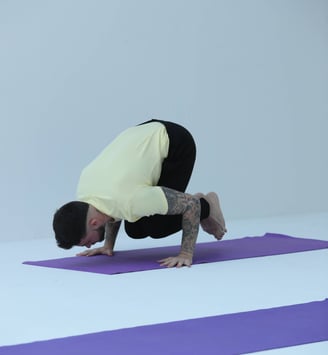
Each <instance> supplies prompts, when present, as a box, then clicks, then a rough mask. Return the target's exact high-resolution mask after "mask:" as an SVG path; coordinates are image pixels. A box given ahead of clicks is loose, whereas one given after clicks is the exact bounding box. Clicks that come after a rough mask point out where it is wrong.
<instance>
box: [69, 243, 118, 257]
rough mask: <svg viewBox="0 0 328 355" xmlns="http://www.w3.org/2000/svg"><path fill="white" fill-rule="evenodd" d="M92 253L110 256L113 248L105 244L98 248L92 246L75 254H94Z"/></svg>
mask: <svg viewBox="0 0 328 355" xmlns="http://www.w3.org/2000/svg"><path fill="white" fill-rule="evenodd" d="M94 255H108V256H112V255H114V253H113V249H112V248H109V247H107V246H106V245H104V246H102V247H100V248H94V249H90V250H85V251H83V252H82V253H79V254H76V256H94Z"/></svg>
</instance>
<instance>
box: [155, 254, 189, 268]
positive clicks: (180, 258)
mask: <svg viewBox="0 0 328 355" xmlns="http://www.w3.org/2000/svg"><path fill="white" fill-rule="evenodd" d="M158 262H159V263H160V265H161V266H166V267H174V266H176V267H182V266H188V267H190V266H191V264H192V255H191V254H188V253H180V254H179V255H177V256H169V257H168V258H165V259H161V260H158Z"/></svg>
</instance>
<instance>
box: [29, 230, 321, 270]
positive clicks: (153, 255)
mask: <svg viewBox="0 0 328 355" xmlns="http://www.w3.org/2000/svg"><path fill="white" fill-rule="evenodd" d="M324 248H328V241H324V240H315V239H304V238H295V237H290V236H287V235H281V234H270V233H267V234H265V235H264V236H262V237H245V238H241V239H232V240H224V241H220V242H210V243H200V244H197V245H196V250H195V254H194V260H193V264H202V263H211V262H217V261H226V260H235V259H244V258H254V257H259V256H268V255H278V254H288V253H296V252H302V251H308V250H316V249H324ZM179 249H180V247H179V246H169V247H158V248H147V249H137V250H127V251H117V252H116V253H115V256H113V257H109V256H104V255H97V256H92V257H82V256H80V257H76V256H74V257H68V258H62V259H52V260H41V261H25V262H24V264H28V265H36V266H44V267H50V268H57V269H66V270H76V271H86V272H94V273H98V274H110V275H111V274H120V273H126V272H134V271H145V270H154V269H161V268H163V267H162V266H160V265H159V263H158V262H157V260H160V259H163V258H165V257H167V256H173V255H177V253H178V252H179Z"/></svg>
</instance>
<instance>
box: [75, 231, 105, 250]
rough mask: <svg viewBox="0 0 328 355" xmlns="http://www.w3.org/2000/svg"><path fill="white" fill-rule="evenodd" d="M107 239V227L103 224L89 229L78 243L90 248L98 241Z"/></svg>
mask: <svg viewBox="0 0 328 355" xmlns="http://www.w3.org/2000/svg"><path fill="white" fill-rule="evenodd" d="M104 239H105V227H104V226H101V227H99V228H97V229H93V230H89V231H87V233H86V235H85V236H84V237H83V238H82V239H81V241H80V243H79V244H78V245H79V246H80V247H87V248H90V247H91V246H92V245H94V244H96V243H97V242H102V241H103V240H104Z"/></svg>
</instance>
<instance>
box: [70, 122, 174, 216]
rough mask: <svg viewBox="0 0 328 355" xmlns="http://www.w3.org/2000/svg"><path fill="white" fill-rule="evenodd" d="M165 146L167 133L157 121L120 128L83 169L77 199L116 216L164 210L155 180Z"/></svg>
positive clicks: (167, 145) (159, 170)
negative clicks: (115, 135)
mask: <svg viewBox="0 0 328 355" xmlns="http://www.w3.org/2000/svg"><path fill="white" fill-rule="evenodd" d="M168 149H169V137H168V135H167V132H166V129H165V126H164V125H163V124H162V123H160V122H151V123H147V124H143V125H140V126H135V127H131V128H129V129H127V130H125V131H123V132H122V133H121V134H120V135H119V136H118V137H117V138H116V139H115V140H114V141H113V142H112V143H111V144H109V145H108V146H107V147H106V148H105V149H104V150H103V151H102V152H101V153H100V154H99V155H98V157H97V158H96V159H95V160H93V161H92V162H91V163H90V164H89V165H88V166H87V167H86V168H85V169H83V171H82V174H81V176H80V180H79V184H78V188H77V199H78V200H79V201H83V202H86V203H89V204H91V205H92V206H94V207H95V208H97V209H98V210H99V211H101V212H103V213H104V214H106V215H108V216H111V217H113V218H115V219H116V220H120V219H123V220H127V221H129V222H135V221H137V220H138V219H140V218H141V217H144V216H150V215H153V214H166V213H167V209H168V206H167V201H166V198H165V196H164V193H163V191H162V189H161V188H160V187H158V186H156V184H157V182H158V180H159V177H160V174H161V167H162V162H163V160H164V159H165V158H166V157H167V154H168Z"/></svg>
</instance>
